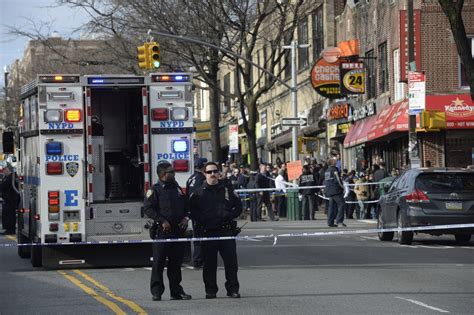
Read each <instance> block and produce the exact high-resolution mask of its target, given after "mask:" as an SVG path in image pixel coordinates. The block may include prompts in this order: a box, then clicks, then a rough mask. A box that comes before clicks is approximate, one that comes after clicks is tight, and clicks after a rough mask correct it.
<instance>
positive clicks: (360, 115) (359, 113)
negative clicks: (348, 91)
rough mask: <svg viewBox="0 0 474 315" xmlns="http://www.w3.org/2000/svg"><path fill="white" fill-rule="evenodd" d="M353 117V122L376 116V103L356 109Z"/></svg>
mask: <svg viewBox="0 0 474 315" xmlns="http://www.w3.org/2000/svg"><path fill="white" fill-rule="evenodd" d="M353 112H354V113H353V115H352V120H353V121H358V120H361V119H364V118H367V117H369V116H373V115H375V103H368V104H365V105H362V106H360V107H359V108H356V109H354V111H353Z"/></svg>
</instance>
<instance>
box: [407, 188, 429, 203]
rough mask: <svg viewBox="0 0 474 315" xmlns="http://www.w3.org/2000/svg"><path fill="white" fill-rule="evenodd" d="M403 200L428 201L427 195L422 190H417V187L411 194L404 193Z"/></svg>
mask: <svg viewBox="0 0 474 315" xmlns="http://www.w3.org/2000/svg"><path fill="white" fill-rule="evenodd" d="M405 200H406V201H407V202H413V203H418V202H429V201H430V199H429V198H428V196H427V195H426V194H425V193H424V192H423V191H421V190H418V189H416V190H415V191H413V192H412V193H411V194H408V195H406V196H405Z"/></svg>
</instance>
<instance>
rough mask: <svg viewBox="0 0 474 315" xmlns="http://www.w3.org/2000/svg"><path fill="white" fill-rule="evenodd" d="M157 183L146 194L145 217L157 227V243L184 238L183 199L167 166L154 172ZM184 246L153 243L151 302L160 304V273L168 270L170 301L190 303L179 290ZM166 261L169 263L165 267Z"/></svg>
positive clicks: (185, 214) (187, 218)
mask: <svg viewBox="0 0 474 315" xmlns="http://www.w3.org/2000/svg"><path fill="white" fill-rule="evenodd" d="M156 172H157V174H158V178H159V180H158V183H156V184H155V185H154V186H153V188H152V189H150V190H148V191H147V193H146V199H145V214H146V215H147V216H148V217H149V218H151V219H153V220H154V221H155V223H156V224H158V229H157V232H156V237H155V238H156V239H168V238H179V237H184V233H185V232H186V228H187V226H188V220H189V217H188V205H187V199H186V196H185V194H184V192H183V190H182V189H181V187H179V185H178V183H177V182H176V180H175V178H174V170H173V167H172V166H171V164H170V163H168V162H166V161H163V162H160V163H159V164H158V166H157V168H156ZM184 246H185V243H184V242H169V243H153V246H152V247H153V268H152V271H151V281H150V288H151V294H152V296H153V301H160V300H161V295H162V294H163V292H164V291H165V286H164V284H163V270H164V268H165V265H167V267H168V280H169V283H170V294H171V299H172V300H190V299H191V296H190V295H188V294H186V293H184V290H183V287H182V286H181V284H180V283H181V264H182V262H183V256H184V248H185V247H184ZM166 258H168V263H167V264H166Z"/></svg>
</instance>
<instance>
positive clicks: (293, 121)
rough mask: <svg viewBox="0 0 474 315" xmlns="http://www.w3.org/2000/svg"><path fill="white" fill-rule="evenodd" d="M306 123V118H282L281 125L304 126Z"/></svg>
mask: <svg viewBox="0 0 474 315" xmlns="http://www.w3.org/2000/svg"><path fill="white" fill-rule="evenodd" d="M307 123H308V119H307V118H282V119H281V125H282V126H306V125H307Z"/></svg>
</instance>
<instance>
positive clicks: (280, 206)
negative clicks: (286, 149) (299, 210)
mask: <svg viewBox="0 0 474 315" xmlns="http://www.w3.org/2000/svg"><path fill="white" fill-rule="evenodd" d="M284 174H285V171H284V170H282V169H280V170H279V171H278V176H277V177H276V178H275V188H276V191H275V192H276V193H277V194H278V195H277V196H278V197H277V210H278V216H279V217H280V218H281V217H286V185H285V177H284Z"/></svg>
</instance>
